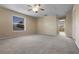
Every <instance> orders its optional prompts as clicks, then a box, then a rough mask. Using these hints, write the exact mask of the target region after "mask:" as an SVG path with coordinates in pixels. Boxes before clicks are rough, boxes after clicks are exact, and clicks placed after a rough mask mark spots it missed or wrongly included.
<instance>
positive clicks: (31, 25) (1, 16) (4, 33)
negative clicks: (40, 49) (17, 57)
mask: <svg viewBox="0 0 79 59" xmlns="http://www.w3.org/2000/svg"><path fill="white" fill-rule="evenodd" d="M15 15H16V16H20V17H23V18H24V20H25V28H26V31H22V32H13V25H12V17H13V16H15ZM35 20H36V19H35V18H33V17H30V16H26V15H23V14H20V13H17V12H14V11H10V10H7V9H4V8H0V38H3V37H15V36H22V35H28V34H34V33H36V21H35Z"/></svg>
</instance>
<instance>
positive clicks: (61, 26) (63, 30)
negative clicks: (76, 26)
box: [58, 19, 66, 36]
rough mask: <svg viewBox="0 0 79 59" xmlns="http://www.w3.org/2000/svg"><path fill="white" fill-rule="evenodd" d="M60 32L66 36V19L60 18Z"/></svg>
mask: <svg viewBox="0 0 79 59" xmlns="http://www.w3.org/2000/svg"><path fill="white" fill-rule="evenodd" d="M58 33H59V35H62V36H66V34H65V19H59V20H58Z"/></svg>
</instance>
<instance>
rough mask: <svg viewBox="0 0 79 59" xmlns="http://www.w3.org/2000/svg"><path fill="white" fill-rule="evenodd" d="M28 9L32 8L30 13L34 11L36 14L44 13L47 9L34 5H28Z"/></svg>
mask: <svg viewBox="0 0 79 59" xmlns="http://www.w3.org/2000/svg"><path fill="white" fill-rule="evenodd" d="M27 6H28V7H31V9H28V11H33V12H35V13H38V11H44V10H45V9H43V8H41V5H40V4H34V5H27Z"/></svg>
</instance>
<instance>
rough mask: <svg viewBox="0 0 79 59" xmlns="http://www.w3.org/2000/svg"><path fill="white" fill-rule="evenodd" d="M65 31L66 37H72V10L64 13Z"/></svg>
mask: <svg viewBox="0 0 79 59" xmlns="http://www.w3.org/2000/svg"><path fill="white" fill-rule="evenodd" d="M65 33H66V35H67V36H68V37H72V10H71V11H69V12H68V13H67V15H66V19H65Z"/></svg>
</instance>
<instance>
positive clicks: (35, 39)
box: [0, 35, 79, 54]
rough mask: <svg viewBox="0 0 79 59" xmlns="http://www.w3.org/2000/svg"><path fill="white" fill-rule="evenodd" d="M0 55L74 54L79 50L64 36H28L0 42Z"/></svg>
mask: <svg viewBox="0 0 79 59" xmlns="http://www.w3.org/2000/svg"><path fill="white" fill-rule="evenodd" d="M0 53H8V54H9V53H10V54H13V53H14V54H76V53H79V50H78V48H77V46H76V44H75V43H74V41H73V40H72V39H70V38H67V37H64V36H47V35H30V36H23V37H17V38H13V39H2V40H0Z"/></svg>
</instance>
